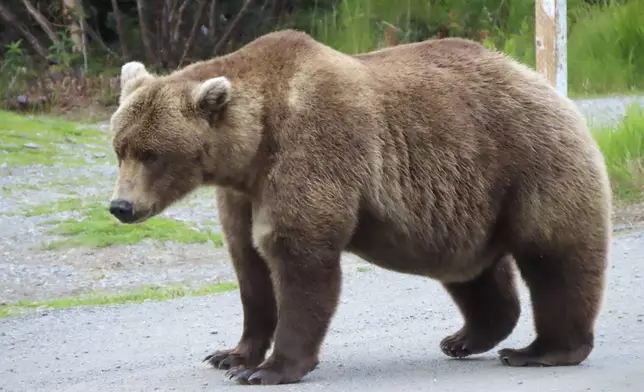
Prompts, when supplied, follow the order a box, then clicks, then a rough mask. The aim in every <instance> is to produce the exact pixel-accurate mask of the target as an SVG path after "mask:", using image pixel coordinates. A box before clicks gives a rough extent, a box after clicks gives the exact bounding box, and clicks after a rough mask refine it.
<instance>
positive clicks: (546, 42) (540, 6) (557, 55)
mask: <svg viewBox="0 0 644 392" xmlns="http://www.w3.org/2000/svg"><path fill="white" fill-rule="evenodd" d="M535 4H536V10H535V11H536V14H535V21H536V26H535V47H536V51H537V53H536V57H537V71H538V72H540V73H542V74H543V75H544V76H545V77H546V79H548V80H549V81H550V83H551V84H552V85H553V87H555V88H556V89H557V91H558V92H559V93H560V94H562V95H563V96H567V95H568V64H567V62H568V59H567V56H566V54H567V47H566V44H567V42H566V41H567V39H566V38H567V37H566V36H567V31H566V28H567V27H566V14H567V11H566V0H536V2H535Z"/></svg>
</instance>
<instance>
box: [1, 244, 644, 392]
mask: <svg viewBox="0 0 644 392" xmlns="http://www.w3.org/2000/svg"><path fill="white" fill-rule="evenodd" d="M611 257H612V259H611V267H610V272H609V285H608V295H607V297H606V302H605V307H604V310H603V312H602V314H601V316H600V319H599V324H598V326H597V346H596V349H595V351H594V352H593V353H592V355H591V357H590V358H589V359H588V360H587V361H586V362H585V363H584V364H583V365H582V366H577V367H569V368H508V367H505V366H502V365H501V364H500V362H499V361H498V360H497V358H496V355H495V353H496V350H494V351H493V352H490V353H488V354H486V355H481V356H478V357H476V358H475V359H472V360H461V361H459V360H453V359H449V358H447V357H445V356H444V355H443V354H442V353H441V352H440V350H439V348H438V344H439V341H440V339H441V338H443V336H445V335H446V334H448V333H450V332H452V331H454V330H455V329H456V328H457V327H459V326H460V322H461V321H460V316H459V314H458V313H457V312H456V310H455V308H454V306H453V305H452V303H451V302H450V300H449V299H448V297H447V294H446V293H444V292H443V291H442V289H441V288H440V286H439V285H438V284H437V283H436V282H433V281H430V280H427V279H423V278H419V277H415V276H405V275H401V274H396V273H393V272H387V271H384V270H379V269H373V270H371V271H367V272H360V271H358V270H357V269H356V268H355V264H352V265H348V266H347V271H346V275H345V276H346V279H345V281H344V292H343V296H342V303H341V306H340V308H339V311H338V314H337V316H336V318H335V319H334V322H333V324H332V329H331V331H330V333H329V335H328V338H327V340H326V342H325V345H324V347H323V352H322V358H321V359H322V362H321V364H320V367H319V368H318V369H317V370H315V371H314V372H313V373H310V374H309V375H308V376H307V377H306V378H305V379H304V381H303V382H302V383H301V384H297V385H289V386H278V387H268V388H269V389H271V390H284V391H326V392H336V391H337V392H349V391H368V392H379V391H383V392H384V391H395V392H398V391H440V392H451V391H495V392H499V391H508V392H522V391H538V392H546V391H562V392H581V391H593V392H595V391H597V392H599V391H607V392H608V391H609V392H623V391H642V388H644V386H643V385H644V322H643V320H644V280H643V279H642V274H643V271H642V269H643V267H642V262H643V261H644V233H631V234H622V235H620V236H619V237H616V238H615V239H614V241H613V248H612V256H611ZM521 290H522V304H523V306H524V308H523V309H524V310H523V314H522V317H521V321H520V325H519V326H518V327H517V329H516V330H515V332H514V333H513V334H512V335H511V336H510V338H509V339H508V340H506V341H505V342H503V343H502V346H504V347H505V346H509V347H517V346H521V345H524V344H527V343H529V342H530V340H531V334H532V327H531V323H532V318H531V311H530V308H529V307H526V305H527V304H528V302H527V297H526V291H525V288H524V287H523V286H521ZM241 321H242V319H241V305H240V303H239V299H238V294H237V292H231V293H226V294H223V295H217V296H210V297H202V298H184V299H180V300H176V301H172V302H162V303H145V304H142V305H132V306H114V307H101V308H76V309H69V310H63V311H51V312H48V313H46V314H39V315H31V316H25V317H21V318H12V319H4V320H1V321H0V390H2V391H21V392H22V391H83V392H85V391H153V390H158V391H171V390H175V391H202V390H203V391H218V392H227V391H237V390H242V389H240V388H251V389H253V390H255V389H257V388H262V387H260V386H239V385H237V384H236V383H235V382H233V381H229V380H228V379H226V378H225V377H224V372H223V371H217V370H214V369H212V368H209V367H207V366H206V365H203V364H201V363H200V360H201V359H202V358H203V357H204V356H205V355H206V354H207V353H208V352H209V351H211V350H213V349H217V348H222V347H224V346H229V345H232V344H233V343H235V342H236V339H237V337H238V336H239V333H240V332H241ZM264 388H266V387H264ZM244 390H248V389H244Z"/></svg>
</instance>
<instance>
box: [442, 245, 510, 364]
mask: <svg viewBox="0 0 644 392" xmlns="http://www.w3.org/2000/svg"><path fill="white" fill-rule="evenodd" d="M512 264H513V260H512V258H511V256H509V255H507V256H504V257H502V258H501V259H500V260H499V261H498V262H496V263H495V264H493V265H492V266H491V267H489V268H488V269H487V270H485V271H483V273H482V274H481V275H479V276H478V277H477V278H476V279H474V280H472V281H469V282H465V283H449V284H445V285H444V286H445V288H446V289H447V291H448V292H449V294H450V296H451V297H452V299H453V300H454V302H456V304H457V305H458V308H459V310H460V311H461V314H462V315H463V318H464V319H465V325H463V327H462V328H461V329H460V330H459V331H458V332H456V333H454V334H453V335H450V336H447V337H446V338H445V339H443V341H442V342H441V345H440V346H441V350H442V351H443V352H444V353H445V354H446V355H448V356H450V357H455V358H463V357H467V356H469V355H473V354H480V353H484V352H486V351H489V350H491V349H492V348H494V347H495V346H496V345H497V344H499V342H501V341H502V340H503V339H505V338H506V337H508V336H509V335H510V333H512V330H513V329H514V327H515V326H516V324H517V321H518V319H519V314H520V312H521V308H520V304H519V299H518V295H517V290H516V287H515V284H514V271H513V269H512Z"/></svg>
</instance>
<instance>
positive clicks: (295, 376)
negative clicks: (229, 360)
mask: <svg viewBox="0 0 644 392" xmlns="http://www.w3.org/2000/svg"><path fill="white" fill-rule="evenodd" d="M317 365H318V361H317V360H310V361H297V362H295V363H293V364H290V365H287V364H285V363H284V362H283V361H277V360H274V359H273V360H267V361H266V362H264V363H263V364H261V365H259V366H258V367H257V368H256V369H249V368H246V367H245V366H238V367H235V368H232V369H231V370H229V371H228V372H227V373H226V375H227V376H228V377H230V378H233V377H235V378H236V380H237V381H238V382H240V383H246V384H251V385H278V384H291V383H297V382H299V381H300V380H301V379H302V378H303V377H304V376H305V375H306V374H307V373H309V372H311V371H313V370H314V369H315V368H316V367H317Z"/></svg>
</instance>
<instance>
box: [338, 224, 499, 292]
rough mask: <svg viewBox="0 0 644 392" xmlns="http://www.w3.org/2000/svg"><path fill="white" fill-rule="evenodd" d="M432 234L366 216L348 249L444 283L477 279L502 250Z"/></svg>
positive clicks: (386, 266) (389, 266)
mask: <svg viewBox="0 0 644 392" xmlns="http://www.w3.org/2000/svg"><path fill="white" fill-rule="evenodd" d="M367 221H368V222H367ZM430 237H431V236H430V235H428V234H426V233H418V232H417V233H401V232H399V231H398V230H396V228H395V227H394V226H393V225H391V224H386V223H384V222H375V221H374V220H372V219H364V220H362V222H361V223H360V224H359V225H358V227H357V228H356V230H355V232H354V235H353V237H352V239H351V241H350V242H349V245H348V246H347V248H346V249H345V250H346V251H347V252H349V253H353V254H355V255H356V256H358V257H360V258H362V259H364V260H365V261H367V262H369V263H372V264H374V265H377V266H379V267H382V268H384V269H388V270H391V271H396V272H400V273H406V274H414V275H422V276H426V277H429V278H432V279H436V280H438V281H441V282H444V283H448V282H464V281H468V280H471V279H474V278H475V277H477V276H478V275H479V274H480V273H481V272H483V270H485V269H486V268H488V267H489V266H490V265H492V264H493V262H494V261H495V260H496V259H498V258H500V255H501V253H502V252H500V251H499V249H490V248H485V247H484V248H481V247H480V246H477V245H476V244H474V243H472V242H470V241H462V242H460V243H461V244H462V245H461V246H457V247H451V246H447V245H446V244H448V243H452V244H453V243H454V242H453V241H454V240H457V239H455V238H449V239H443V238H440V239H436V238H434V239H433V240H429V239H428V238H430ZM421 238H423V240H421ZM448 241H449V242H448ZM456 242H457V243H458V241H456ZM441 244H444V245H441Z"/></svg>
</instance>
